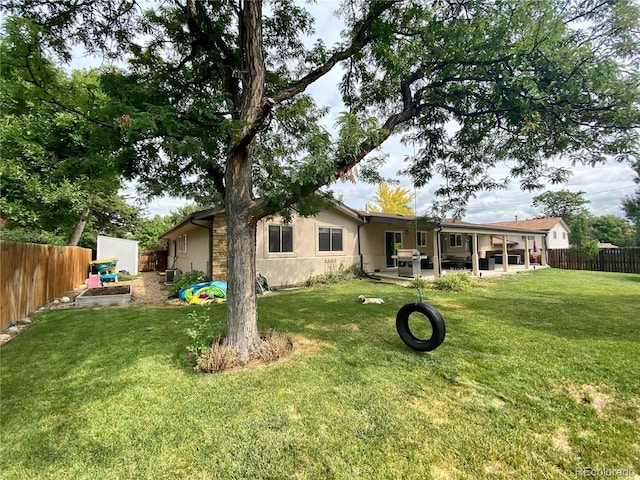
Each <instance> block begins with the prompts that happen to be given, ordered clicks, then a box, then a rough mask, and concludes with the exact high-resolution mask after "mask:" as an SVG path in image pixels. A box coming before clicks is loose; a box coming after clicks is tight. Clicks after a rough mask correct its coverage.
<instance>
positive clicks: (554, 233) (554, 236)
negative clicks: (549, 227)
mask: <svg viewBox="0 0 640 480" xmlns="http://www.w3.org/2000/svg"><path fill="white" fill-rule="evenodd" d="M556 238H558V232H553V239H554V240H555V239H556Z"/></svg>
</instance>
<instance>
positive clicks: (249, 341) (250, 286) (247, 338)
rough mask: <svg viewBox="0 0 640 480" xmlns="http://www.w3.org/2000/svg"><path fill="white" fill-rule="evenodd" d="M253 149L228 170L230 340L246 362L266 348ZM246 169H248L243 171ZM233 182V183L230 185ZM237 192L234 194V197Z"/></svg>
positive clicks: (236, 157) (244, 151)
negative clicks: (261, 330)
mask: <svg viewBox="0 0 640 480" xmlns="http://www.w3.org/2000/svg"><path fill="white" fill-rule="evenodd" d="M250 156H251V155H250V149H248V148H245V149H242V150H241V151H237V152H236V153H235V154H234V155H233V156H232V158H231V160H232V162H231V163H234V164H235V165H240V166H239V168H237V169H236V170H234V169H228V170H227V172H228V173H227V186H230V185H233V188H227V192H228V193H227V198H226V200H225V204H226V213H227V337H226V342H227V345H229V346H230V347H231V348H232V349H233V351H234V353H235V354H236V355H237V356H238V357H239V358H240V359H241V360H243V361H246V360H247V359H248V358H249V355H250V354H251V353H252V352H254V351H255V350H257V349H258V348H259V347H260V345H261V344H262V340H261V339H260V335H259V334H258V308H257V302H256V220H254V219H253V218H252V216H251V212H250V206H251V205H252V203H253V200H252V198H251V178H252V171H251V161H250ZM243 167H244V168H243ZM230 182H231V183H230ZM232 192H233V193H232Z"/></svg>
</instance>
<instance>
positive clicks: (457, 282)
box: [433, 272, 478, 292]
mask: <svg viewBox="0 0 640 480" xmlns="http://www.w3.org/2000/svg"><path fill="white" fill-rule="evenodd" d="M477 285H478V281H477V280H476V279H475V278H473V277H472V276H471V275H469V274H468V273H466V272H453V273H447V274H446V275H443V276H442V277H440V278H436V279H435V280H434V281H433V288H434V289H436V290H447V291H450V292H465V291H467V290H470V289H471V288H474V287H476V286H477Z"/></svg>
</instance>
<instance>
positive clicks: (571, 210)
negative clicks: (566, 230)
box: [531, 190, 590, 220]
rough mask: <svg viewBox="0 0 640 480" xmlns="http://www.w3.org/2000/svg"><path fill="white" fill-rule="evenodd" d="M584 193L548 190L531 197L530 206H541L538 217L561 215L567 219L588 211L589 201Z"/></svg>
mask: <svg viewBox="0 0 640 480" xmlns="http://www.w3.org/2000/svg"><path fill="white" fill-rule="evenodd" d="M584 194H585V192H570V191H569V190H558V191H556V192H554V191H548V192H544V193H543V194H540V195H537V196H535V197H533V203H532V204H531V206H533V207H534V208H542V212H541V213H540V215H539V216H538V218H545V217H561V218H564V219H565V220H569V219H571V217H575V216H579V215H583V214H585V213H588V212H589V209H588V208H587V207H586V205H588V204H589V203H590V201H589V200H587V199H585V198H584V196H583V195H584Z"/></svg>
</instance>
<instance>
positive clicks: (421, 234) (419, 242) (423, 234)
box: [416, 231, 428, 247]
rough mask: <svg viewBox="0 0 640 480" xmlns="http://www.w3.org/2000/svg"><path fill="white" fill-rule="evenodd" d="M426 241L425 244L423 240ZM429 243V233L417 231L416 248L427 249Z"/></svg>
mask: <svg viewBox="0 0 640 480" xmlns="http://www.w3.org/2000/svg"><path fill="white" fill-rule="evenodd" d="M423 239H424V242H422V240H423ZM427 243H428V239H427V232H423V231H417V232H416V246H418V247H426V246H427Z"/></svg>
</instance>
